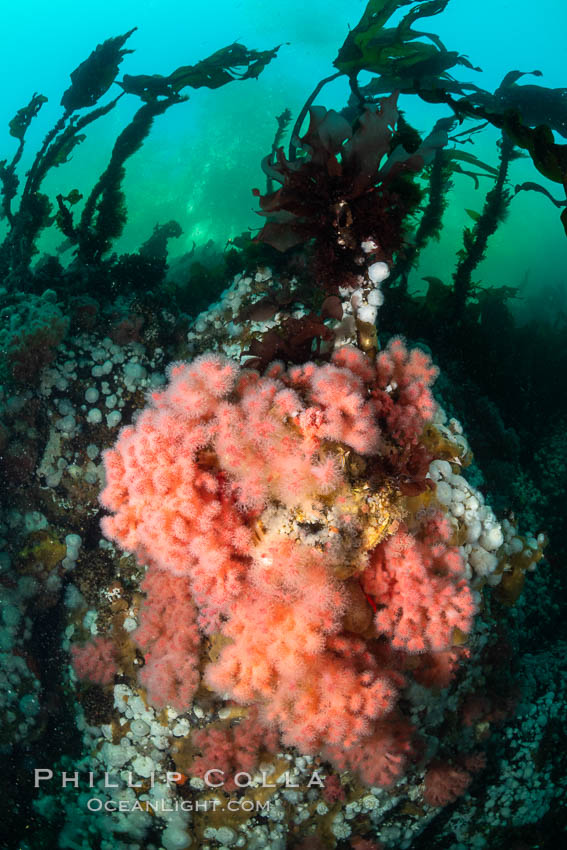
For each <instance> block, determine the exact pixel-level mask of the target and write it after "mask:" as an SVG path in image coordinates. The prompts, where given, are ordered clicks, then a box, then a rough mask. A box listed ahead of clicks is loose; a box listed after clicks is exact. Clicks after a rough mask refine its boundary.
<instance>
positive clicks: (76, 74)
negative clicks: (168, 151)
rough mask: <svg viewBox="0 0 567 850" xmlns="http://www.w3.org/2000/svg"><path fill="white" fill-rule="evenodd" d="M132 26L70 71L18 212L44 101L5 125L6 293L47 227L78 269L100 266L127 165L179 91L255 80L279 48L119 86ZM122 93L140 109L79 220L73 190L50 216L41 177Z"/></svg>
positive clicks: (227, 55) (0, 266)
mask: <svg viewBox="0 0 567 850" xmlns="http://www.w3.org/2000/svg"><path fill="white" fill-rule="evenodd" d="M135 29H136V28H134V29H132V30H130V31H129V32H127V33H125V34H124V35H121V36H116V37H114V38H110V39H107V40H106V41H105V42H103V44H99V45H98V47H97V48H96V49H95V50H94V51H93V52H92V53H91V54H90V56H89V57H88V58H87V59H86V60H85V61H84V62H82V63H81V64H80V65H79V66H78V67H77V68H76V69H75V70H74V71H73V72H72V74H71V85H70V86H69V88H68V89H67V90H66V91H65V92H64V94H63V96H62V98H61V105H62V106H63V109H64V113H63V115H62V116H61V118H60V119H59V120H58V121H57V122H56V124H55V126H54V127H53V128H52V129H51V130H50V131H49V132H48V134H47V135H46V137H45V139H44V141H43V144H42V145H41V147H40V149H39V151H38V152H37V154H36V156H35V158H34V160H33V163H32V166H31V168H30V170H29V172H28V173H27V175H26V179H25V182H24V185H23V189H22V191H21V195H20V201H19V206H18V208H17V210H14V209H13V202H14V200H15V198H16V196H17V193H18V189H19V186H20V179H19V177H18V175H17V172H16V168H17V166H18V163H19V162H20V159H21V156H22V153H23V149H24V144H25V134H26V131H27V129H28V127H29V125H30V123H31V121H32V120H33V119H34V118H35V117H36V116H37V114H38V112H39V110H40V109H41V106H42V105H43V104H44V103H45V101H46V100H47V98H46V97H45V96H44V95H39V94H34V95H33V97H32V99H31V100H30V102H29V103H28V104H27V106H25V107H23V108H22V109H20V110H19V111H18V112H17V114H16V116H15V117H14V118H13V119H12V121H11V122H10V125H9V130H10V134H11V135H12V136H14V137H15V138H17V139H18V141H19V144H18V148H17V151H16V153H15V155H14V157H13V158H12V160H11V161H10V162H9V163H8V162H7V161H6V160H3V161H2V162H0V181H1V187H2V205H1V209H2V213H3V215H4V217H5V218H6V219H7V221H8V227H9V231H8V235H7V236H6V238H5V240H4V242H3V243H2V245H1V246H0V270H1V271H2V273H3V277H4V280H5V283H6V285H7V286H8V287H9V288H15V287H17V286H18V285H19V284H20V283H21V282H22V281H24V280H25V279H26V278H27V277H29V276H30V263H31V260H32V258H33V256H34V255H35V253H36V252H37V249H36V247H35V242H36V240H37V237H38V236H39V234H40V232H41V231H42V230H43V229H44V228H46V227H48V226H50V225H51V224H52V223H53V222H55V224H56V225H57V226H58V227H59V229H60V230H61V231H62V233H63V234H64V235H65V236H66V237H67V240H68V244H70V245H72V246H74V248H75V255H76V258H77V260H78V262H79V264H80V266H81V268H82V270H83V272H84V271H85V270H93V267H94V269H95V270H96V269H98V268H99V267H100V266H101V264H102V262H103V258H104V256H105V255H106V254H107V253H108V251H109V250H110V248H111V246H112V243H113V241H114V240H115V239H116V238H117V237H118V236H120V235H121V233H122V231H123V229H124V225H125V223H126V220H127V208H126V202H125V198H124V193H123V191H122V182H123V179H124V175H125V163H126V161H127V160H128V159H129V158H130V157H131V156H132V155H133V154H134V153H135V152H136V151H137V150H139V148H140V147H141V145H142V144H143V142H144V139H145V138H146V137H147V135H148V133H149V132H150V130H151V127H152V124H153V121H154V119H155V118H156V117H157V116H158V115H161V114H163V113H164V112H166V110H168V109H169V108H170V107H171V106H173V105H175V104H177V103H182V102H184V101H186V100H187V99H188V97H187V95H184V94H181V92H182V90H183V89H184V88H186V87H188V86H190V87H191V88H199V87H201V86H206V87H208V88H219V87H220V86H223V85H226V83H229V82H231V81H233V80H236V79H248V78H256V77H258V75H259V74H260V73H261V71H262V70H263V69H264V68H265V66H266V65H267V64H268V63H269V62H270V61H271V60H272V59H273V58H274V57H275V56H276V54H277V51H278V49H279V46H278V47H275V48H274V49H272V50H267V51H256V50H249V49H248V48H246V47H245V46H244V45H242V44H238V43H234V44H231V45H228V46H227V47H224V48H222V49H221V50H218V51H216V52H215V53H214V54H212V55H211V56H209V57H208V58H207V59H204V60H202V61H201V62H198V63H197V64H195V65H186V66H182V67H180V68H177V69H176V70H175V71H173V72H172V73H171V74H170V75H169V76H167V77H162V76H160V75H138V76H129V75H126V76H125V77H124V79H123V80H122V81H119V80H117V79H116V76H117V74H118V70H119V66H120V63H121V62H122V60H123V58H124V56H125V55H126V54H127V53H131V52H132V51H131V50H127V49H125V48H124V44H125V42H126V41H127V40H128V38H129V37H130V36H131V35H132V33H133V32H134V31H135ZM113 83H117V84H118V85H119V86H120V87H121V88H122V91H121V93H120V94H118V95H117V96H116V97H115V98H113V99H112V100H111V101H110V102H108V103H106V104H105V105H103V106H98V107H96V108H95V109H91V111H90V112H87V113H86V114H84V115H82V116H80V117H79V115H78V114H77V112H78V110H81V109H85V108H91V107H94V106H95V105H96V104H97V103H98V101H99V100H100V98H101V97H102V96H103V95H104V94H106V92H107V91H108V90H109V88H110V87H111V85H112V84H113ZM125 94H133V95H135V96H138V97H140V99H141V100H142V101H143V105H142V106H141V107H140V108H139V109H138V110H137V112H136V113H135V115H134V117H133V118H132V120H131V121H130V123H129V124H128V125H127V126H126V127H125V128H124V129H123V130H122V132H121V133H120V134H119V136H118V138H117V139H116V142H115V143H114V147H113V150H112V154H111V157H110V162H109V164H108V166H107V167H106V169H105V170H104V171H103V173H102V174H101V175H100V177H99V178H98V180H97V181H96V183H95V185H94V188H93V189H92V191H91V192H90V194H89V196H88V197H87V199H86V201H85V203H84V207H83V210H82V213H81V215H80V217H79V218H78V220H76V219H75V216H74V215H73V209H72V208H73V206H74V205H75V204H76V203H77V202H78V201H80V200H81V199H82V195H81V193H80V192H79V191H78V190H73V191H72V192H71V193H69V194H68V195H67V196H63V195H62V194H58V195H57V199H56V200H57V206H58V210H57V213H56V214H55V216H53V215H52V212H53V204H52V203H51V201H50V200H49V198H48V197H47V195H46V194H44V193H43V192H41V186H42V183H43V181H44V179H45V177H46V175H47V173H48V172H49V171H50V170H51V169H53V168H57V167H58V166H60V165H62V164H63V163H65V162H67V161H68V160H69V157H70V156H71V154H72V153H73V150H74V149H75V147H76V146H77V145H79V144H80V143H81V142H82V141H83V140H84V139H85V134H84V133H82V132H81V131H82V130H84V129H85V128H86V127H87V126H88V125H89V124H91V123H92V122H93V121H96V120H97V119H98V118H101V117H102V116H103V115H106V114H107V113H108V112H110V111H111V110H112V109H113V108H114V107H115V106H116V104H117V103H118V101H119V100H120V98H121V97H123V96H124V95H125Z"/></svg>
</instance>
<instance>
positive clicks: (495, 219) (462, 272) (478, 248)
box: [453, 134, 514, 319]
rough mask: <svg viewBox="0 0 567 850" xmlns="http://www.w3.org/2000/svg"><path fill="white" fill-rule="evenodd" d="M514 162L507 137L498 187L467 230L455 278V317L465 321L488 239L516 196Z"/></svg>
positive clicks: (503, 140)
mask: <svg viewBox="0 0 567 850" xmlns="http://www.w3.org/2000/svg"><path fill="white" fill-rule="evenodd" d="M513 158H514V143H513V142H512V140H511V139H510V137H509V136H507V135H506V134H503V136H502V140H501V143H500V167H499V169H498V177H497V179H496V183H495V185H494V187H493V188H492V189H491V190H490V192H488V194H487V196H486V199H485V202H484V207H483V210H482V213H481V214H480V215H478V216H477V215H473V219H474V225H473V226H472V228H468V227H467V228H465V230H464V233H463V248H462V249H461V250H460V251H459V253H458V256H459V262H458V264H457V268H456V270H455V274H454V275H453V282H454V293H455V316H456V317H457V318H460V319H461V318H462V317H463V312H464V308H465V304H466V301H467V298H468V296H469V293H470V289H471V275H472V273H473V271H474V270H475V268H476V267H477V266H478V264H479V263H480V261H481V260H482V259H483V258H484V256H485V253H486V247H487V243H488V239H489V237H490V236H492V234H493V233H495V231H496V229H497V227H498V224H499V223H500V222H501V221H502V220H503V218H504V216H505V214H506V211H507V208H508V205H509V203H510V200H511V198H512V193H511V191H510V190H509V189H507V188H506V187H505V184H506V178H507V175H508V167H509V165H510V162H511V160H512V159H513Z"/></svg>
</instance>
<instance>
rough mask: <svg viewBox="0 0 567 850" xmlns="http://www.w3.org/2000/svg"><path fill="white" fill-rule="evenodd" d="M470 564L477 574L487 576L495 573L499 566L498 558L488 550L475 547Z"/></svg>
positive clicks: (470, 557)
mask: <svg viewBox="0 0 567 850" xmlns="http://www.w3.org/2000/svg"><path fill="white" fill-rule="evenodd" d="M469 563H470V565H471V566H472V568H473V570H474V571H475V573H477V574H478V575H481V576H486V575H489V574H490V573H493V572H494V570H495V569H496V567H497V566H498V558H497V557H496V555H493V554H492V553H491V552H487V551H486V549H482V548H481V547H480V546H475V547H473V549H472V551H471V553H470V554H469Z"/></svg>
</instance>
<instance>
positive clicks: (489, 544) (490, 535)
mask: <svg viewBox="0 0 567 850" xmlns="http://www.w3.org/2000/svg"><path fill="white" fill-rule="evenodd" d="M479 542H480V545H481V546H483V547H484V548H485V549H488V551H489V552H492V551H493V550H494V549H499V548H500V547H501V546H502V544H503V543H504V535H503V534H502V529H501V528H500V526H499V525H494V526H493V527H492V528H490V529H488V530H487V531H485V532H484V533H483V534H481V536H480V541H479Z"/></svg>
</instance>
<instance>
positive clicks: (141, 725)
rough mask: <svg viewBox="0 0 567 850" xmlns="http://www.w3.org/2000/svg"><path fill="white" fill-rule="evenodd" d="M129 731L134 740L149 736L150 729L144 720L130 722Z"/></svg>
mask: <svg viewBox="0 0 567 850" xmlns="http://www.w3.org/2000/svg"><path fill="white" fill-rule="evenodd" d="M130 731H131V733H132V735H133V736H134V738H143V737H144V736H145V735H148V734H149V731H150V727H149V726H148V724H147V723H146V722H145V721H144V720H132V722H131V723H130Z"/></svg>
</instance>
